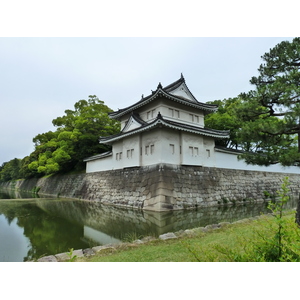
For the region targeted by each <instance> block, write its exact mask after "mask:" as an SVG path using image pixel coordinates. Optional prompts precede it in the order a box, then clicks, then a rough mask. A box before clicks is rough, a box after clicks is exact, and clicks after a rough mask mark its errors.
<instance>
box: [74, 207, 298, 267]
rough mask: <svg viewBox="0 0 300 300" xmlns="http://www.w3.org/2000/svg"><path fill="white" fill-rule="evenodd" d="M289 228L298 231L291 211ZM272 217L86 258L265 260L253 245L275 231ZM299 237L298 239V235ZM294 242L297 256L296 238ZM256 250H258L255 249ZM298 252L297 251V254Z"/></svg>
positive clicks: (287, 217) (123, 246)
mask: <svg viewBox="0 0 300 300" xmlns="http://www.w3.org/2000/svg"><path fill="white" fill-rule="evenodd" d="M283 218H284V220H285V221H286V222H287V224H288V226H289V228H290V230H291V231H295V232H298V231H299V229H298V227H297V225H296V224H295V222H294V220H295V212H294V211H289V212H287V213H286V214H285V215H284V216H283ZM276 230H277V229H276V220H275V218H274V217H273V216H270V215H268V216H262V217H260V218H259V219H258V220H252V221H251V220H248V221H245V222H241V223H234V224H230V225H228V226H226V227H222V228H219V229H214V230H211V231H209V232H206V233H204V232H200V231H197V233H194V234H193V235H192V236H182V237H179V238H177V239H169V240H165V241H163V240H154V241H151V242H148V243H145V244H133V243H124V244H121V245H119V246H117V247H115V248H114V249H106V250H105V251H101V252H99V253H97V254H96V255H95V256H91V257H89V258H80V259H77V261H86V262H197V261H201V262H226V261H265V260H264V257H260V256H259V251H258V250H257V249H256V246H257V245H264V242H265V241H272V239H273V237H274V235H275V234H276ZM299 240H300V239H299ZM299 240H298V241H297V243H293V244H294V249H293V251H295V252H296V253H297V257H298V256H299V255H300V247H299V246H300V242H299ZM257 251H258V252H257ZM298 254H299V255H298Z"/></svg>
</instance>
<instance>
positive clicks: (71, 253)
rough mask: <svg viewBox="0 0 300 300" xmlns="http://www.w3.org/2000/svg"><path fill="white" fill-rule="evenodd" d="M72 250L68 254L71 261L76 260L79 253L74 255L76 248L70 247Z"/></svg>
mask: <svg viewBox="0 0 300 300" xmlns="http://www.w3.org/2000/svg"><path fill="white" fill-rule="evenodd" d="M69 251H70V252H68V253H67V255H68V256H69V257H70V258H69V261H70V262H72V261H75V259H76V258H77V255H73V252H74V248H71V249H69Z"/></svg>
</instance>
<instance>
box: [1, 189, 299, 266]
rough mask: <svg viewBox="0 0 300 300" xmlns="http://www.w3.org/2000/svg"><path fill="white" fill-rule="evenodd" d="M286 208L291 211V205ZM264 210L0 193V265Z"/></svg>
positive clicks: (252, 206) (258, 207)
mask: <svg viewBox="0 0 300 300" xmlns="http://www.w3.org/2000/svg"><path fill="white" fill-rule="evenodd" d="M289 206H290V207H295V203H293V202H291V203H290V205H289ZM267 212H269V211H268V209H267V204H266V203H259V204H258V203H255V204H247V205H235V206H226V205H225V206H221V207H207V208H198V209H196V210H181V211H167V212H149V211H140V210H135V209H124V208H116V207H112V206H108V205H102V204H100V203H99V202H98V203H97V202H90V201H81V200H73V199H58V198H43V197H40V198H38V197H34V196H33V195H32V194H28V193H16V192H12V191H6V190H0V261H1V262H22V261H28V260H36V259H38V258H40V257H41V256H45V255H52V254H57V253H62V252H68V251H69V250H70V249H72V248H73V249H84V248H89V247H93V246H99V245H106V244H114V243H120V242H122V241H126V240H129V239H132V238H133V237H136V238H140V237H143V236H148V235H151V236H155V237H157V236H159V235H160V234H163V233H167V232H175V231H179V230H185V229H190V228H195V227H200V226H206V225H208V224H215V223H219V222H225V221H228V222H233V221H236V220H239V219H243V218H247V217H254V216H257V215H260V214H262V213H267Z"/></svg>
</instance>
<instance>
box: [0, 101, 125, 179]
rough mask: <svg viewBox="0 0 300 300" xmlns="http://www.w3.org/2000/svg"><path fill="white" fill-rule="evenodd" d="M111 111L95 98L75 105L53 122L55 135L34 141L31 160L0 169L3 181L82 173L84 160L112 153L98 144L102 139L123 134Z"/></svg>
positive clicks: (20, 160)
mask: <svg viewBox="0 0 300 300" xmlns="http://www.w3.org/2000/svg"><path fill="white" fill-rule="evenodd" d="M111 111H112V110H111V109H110V108H108V107H107V106H106V105H105V104H104V102H103V101H101V100H99V99H98V98H97V97H96V96H89V98H88V100H80V101H78V102H76V103H75V105H74V110H65V115H63V116H62V117H57V118H56V119H54V120H53V121H52V123H53V125H54V126H55V127H57V129H56V131H49V132H46V133H41V134H38V135H37V136H35V137H34V138H33V142H34V145H35V150H34V151H33V152H32V153H31V154H30V155H29V156H26V157H24V158H23V159H17V158H15V159H13V160H11V161H9V162H6V163H4V164H3V165H2V166H1V168H0V181H8V180H12V179H18V178H30V177H33V176H43V175H48V174H55V173H58V172H60V173H66V172H69V171H71V170H81V169H83V168H84V163H83V159H84V158H86V157H89V156H92V155H95V154H99V153H103V152H105V151H108V150H109V146H107V145H102V144H99V137H100V136H107V135H112V134H115V133H117V132H119V130H120V125H119V122H117V121H116V120H113V119H110V118H109V116H108V113H109V112H111Z"/></svg>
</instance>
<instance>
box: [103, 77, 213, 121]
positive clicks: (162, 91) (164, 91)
mask: <svg viewBox="0 0 300 300" xmlns="http://www.w3.org/2000/svg"><path fill="white" fill-rule="evenodd" d="M183 83H184V84H185V79H184V77H183V76H182V75H181V78H180V79H179V80H177V81H175V82H173V83H171V84H169V85H168V86H166V87H165V88H163V87H162V85H161V84H160V83H159V85H158V86H157V89H156V91H152V94H151V95H148V96H146V97H142V99H141V100H140V101H138V102H136V103H135V104H133V105H131V106H128V107H125V108H123V109H119V110H118V111H114V112H111V113H109V116H110V117H111V118H113V119H118V118H120V117H121V116H123V115H125V114H128V113H130V112H132V111H134V110H136V109H138V108H140V107H142V106H144V105H146V104H148V103H150V102H151V101H153V100H154V99H155V98H157V97H159V96H160V97H165V98H168V99H171V100H173V101H175V102H179V103H181V104H184V105H187V106H191V107H194V108H196V109H201V110H204V111H207V112H214V111H216V110H217V106H216V105H213V104H207V103H202V102H199V101H197V99H196V98H195V97H194V96H193V94H192V93H191V92H190V90H189V89H188V87H187V85H186V84H185V87H186V88H187V90H188V92H189V93H190V95H191V96H192V98H193V101H191V100H190V99H187V98H185V97H182V96H178V95H173V94H171V92H172V91H174V90H175V89H176V88H178V87H179V86H180V85H181V84H183Z"/></svg>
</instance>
